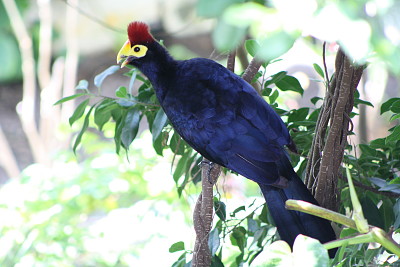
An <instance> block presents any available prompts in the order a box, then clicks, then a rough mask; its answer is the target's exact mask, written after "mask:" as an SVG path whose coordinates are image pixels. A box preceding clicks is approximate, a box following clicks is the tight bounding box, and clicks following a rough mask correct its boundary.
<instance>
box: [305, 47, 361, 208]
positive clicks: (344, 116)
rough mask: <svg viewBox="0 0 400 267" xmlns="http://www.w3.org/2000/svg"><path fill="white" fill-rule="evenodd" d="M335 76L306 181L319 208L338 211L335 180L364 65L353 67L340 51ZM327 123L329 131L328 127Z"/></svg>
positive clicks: (325, 105)
mask: <svg viewBox="0 0 400 267" xmlns="http://www.w3.org/2000/svg"><path fill="white" fill-rule="evenodd" d="M335 69H336V72H335V76H334V78H333V80H332V82H331V83H330V84H329V87H328V90H327V92H326V96H325V100H324V103H323V105H322V107H321V112H320V114H319V117H318V120H317V125H316V131H315V136H314V139H313V143H312V147H311V150H310V154H309V156H308V158H309V162H308V164H307V168H306V184H307V186H308V188H309V189H310V190H312V192H313V193H314V195H315V198H316V199H317V201H318V202H319V203H320V204H321V206H322V207H325V208H328V209H331V210H337V208H338V194H337V186H336V185H337V180H338V178H339V172H340V165H341V162H342V160H343V155H344V149H345V146H346V144H347V134H348V131H349V130H348V129H349V125H350V123H351V120H350V112H351V110H352V109H353V104H354V91H355V90H356V88H357V85H358V83H359V81H360V79H361V76H362V72H363V70H364V66H354V65H353V64H352V63H351V62H350V59H349V58H348V57H347V56H346V55H345V54H344V53H343V51H342V50H339V51H338V53H337V55H336V61H335ZM328 125H329V131H327V130H328Z"/></svg>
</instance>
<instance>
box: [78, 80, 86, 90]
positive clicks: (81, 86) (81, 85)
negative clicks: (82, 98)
mask: <svg viewBox="0 0 400 267" xmlns="http://www.w3.org/2000/svg"><path fill="white" fill-rule="evenodd" d="M88 87H89V82H88V81H86V80H80V81H79V83H78V85H77V86H76V87H75V89H76V90H85V91H88V90H89V89H88Z"/></svg>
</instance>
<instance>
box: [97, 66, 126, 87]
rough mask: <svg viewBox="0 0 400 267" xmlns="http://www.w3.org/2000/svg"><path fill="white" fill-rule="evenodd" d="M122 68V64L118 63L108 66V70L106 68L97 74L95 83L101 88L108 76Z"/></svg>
mask: <svg viewBox="0 0 400 267" xmlns="http://www.w3.org/2000/svg"><path fill="white" fill-rule="evenodd" d="M119 69H120V66H118V65H113V66H110V67H108V68H107V69H106V70H104V71H103V72H102V73H100V74H97V75H96V77H94V85H95V86H96V87H97V88H100V87H101V85H102V84H103V81H104V79H105V78H107V76H109V75H111V74H114V73H115V72H117V70H119Z"/></svg>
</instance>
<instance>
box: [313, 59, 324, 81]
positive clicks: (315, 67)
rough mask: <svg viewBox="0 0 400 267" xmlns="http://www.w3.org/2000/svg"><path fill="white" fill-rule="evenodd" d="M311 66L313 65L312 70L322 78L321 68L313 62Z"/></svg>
mask: <svg viewBox="0 0 400 267" xmlns="http://www.w3.org/2000/svg"><path fill="white" fill-rule="evenodd" d="M313 67H314V70H315V71H316V72H317V73H318V75H319V76H321V77H322V78H325V73H324V71H323V70H322V68H321V67H320V66H319V65H318V64H317V63H314V64H313Z"/></svg>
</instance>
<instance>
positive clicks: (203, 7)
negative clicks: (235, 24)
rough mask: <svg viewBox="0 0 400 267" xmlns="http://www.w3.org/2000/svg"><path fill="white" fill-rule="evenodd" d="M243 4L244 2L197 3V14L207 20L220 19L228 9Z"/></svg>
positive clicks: (209, 1) (210, 0) (229, 0)
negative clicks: (233, 5)
mask: <svg viewBox="0 0 400 267" xmlns="http://www.w3.org/2000/svg"><path fill="white" fill-rule="evenodd" d="M241 2H244V0H218V1H214V0H200V1H198V3H197V14H198V15H199V16H201V17H206V18H214V17H219V16H220V15H221V14H222V12H223V11H224V10H225V9H226V8H227V7H229V6H230V5H232V4H234V3H241Z"/></svg>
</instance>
